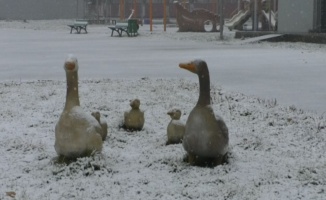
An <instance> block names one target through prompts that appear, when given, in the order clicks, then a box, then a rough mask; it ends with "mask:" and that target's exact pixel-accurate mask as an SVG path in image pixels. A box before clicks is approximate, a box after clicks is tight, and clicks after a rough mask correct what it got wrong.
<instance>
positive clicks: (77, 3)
mask: <svg viewBox="0 0 326 200" xmlns="http://www.w3.org/2000/svg"><path fill="white" fill-rule="evenodd" d="M76 18H77V19H78V0H77V2H76Z"/></svg>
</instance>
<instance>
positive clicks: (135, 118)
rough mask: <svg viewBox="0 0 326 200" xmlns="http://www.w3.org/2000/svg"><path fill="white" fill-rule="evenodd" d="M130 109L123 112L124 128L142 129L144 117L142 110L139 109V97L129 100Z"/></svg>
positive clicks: (131, 129) (130, 129)
mask: <svg viewBox="0 0 326 200" xmlns="http://www.w3.org/2000/svg"><path fill="white" fill-rule="evenodd" d="M130 106H131V110H130V111H126V112H125V113H124V128H125V129H127V130H129V131H140V130H142V129H143V126H144V123H145V118H144V112H143V111H141V110H140V109H139V106H140V101H139V99H134V100H132V101H131V102H130Z"/></svg>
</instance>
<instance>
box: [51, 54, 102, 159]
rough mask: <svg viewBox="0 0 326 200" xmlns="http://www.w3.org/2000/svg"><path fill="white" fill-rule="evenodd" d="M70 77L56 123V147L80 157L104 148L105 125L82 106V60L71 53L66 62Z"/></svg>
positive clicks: (69, 156)
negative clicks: (80, 73) (80, 72)
mask: <svg viewBox="0 0 326 200" xmlns="http://www.w3.org/2000/svg"><path fill="white" fill-rule="evenodd" d="M64 69H65V71H66V78H67V94H66V103H65V106H64V109H63V112H62V113H61V116H60V118H59V121H58V122H57V124H56V126H55V144H54V148H55V150H56V152H57V154H58V155H59V156H60V157H63V158H67V159H76V158H78V157H84V156H90V155H92V154H93V153H95V152H101V150H102V144H103V142H102V136H101V134H102V128H101V125H100V124H99V123H98V121H97V120H96V119H95V118H94V117H93V116H92V115H91V114H87V113H85V112H84V111H83V109H82V108H81V107H80V103H79V96H78V61H77V59H76V57H75V56H73V55H69V56H68V57H67V59H66V60H65V63H64Z"/></svg>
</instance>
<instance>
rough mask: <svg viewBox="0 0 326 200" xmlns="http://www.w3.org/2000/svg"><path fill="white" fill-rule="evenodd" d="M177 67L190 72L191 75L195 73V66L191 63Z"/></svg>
mask: <svg viewBox="0 0 326 200" xmlns="http://www.w3.org/2000/svg"><path fill="white" fill-rule="evenodd" d="M179 67H180V68H182V69H186V70H188V71H191V72H192V73H196V65H195V64H194V63H193V62H190V63H180V64H179Z"/></svg>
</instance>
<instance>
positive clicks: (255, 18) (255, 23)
mask: <svg viewBox="0 0 326 200" xmlns="http://www.w3.org/2000/svg"><path fill="white" fill-rule="evenodd" d="M254 4H255V5H254V31H257V30H258V27H257V25H258V23H257V22H258V20H257V0H255V3H254Z"/></svg>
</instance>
